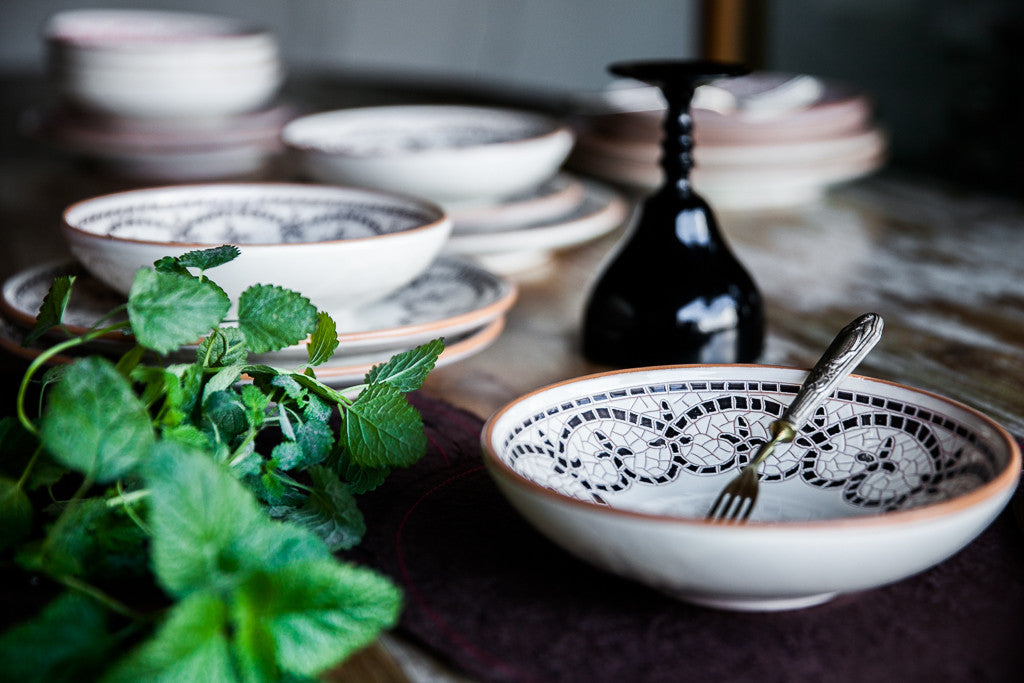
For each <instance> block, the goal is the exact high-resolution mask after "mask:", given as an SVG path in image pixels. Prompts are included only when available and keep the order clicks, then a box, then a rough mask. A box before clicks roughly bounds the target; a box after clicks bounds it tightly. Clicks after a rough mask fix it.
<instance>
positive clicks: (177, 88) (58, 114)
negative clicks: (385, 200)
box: [26, 9, 291, 182]
mask: <svg viewBox="0 0 1024 683" xmlns="http://www.w3.org/2000/svg"><path fill="white" fill-rule="evenodd" d="M44 40H45V44H46V52H47V59H48V65H47V66H48V73H49V77H50V81H51V84H52V86H53V91H54V94H55V95H56V98H55V100H56V101H55V103H54V104H53V105H51V106H47V107H43V108H40V109H39V110H36V111H33V112H30V113H29V115H28V117H27V121H26V122H27V126H28V129H29V132H31V133H34V134H36V135H38V136H39V137H41V138H42V139H44V140H46V141H48V142H50V143H52V144H53V145H55V146H57V147H59V148H61V149H64V150H67V151H68V152H71V153H73V154H75V155H78V156H81V157H84V158H87V159H90V160H93V161H96V162H98V163H99V164H100V165H101V166H102V167H103V168H104V169H105V170H108V171H110V172H112V173H113V174H115V175H118V176H122V177H126V178H130V179H133V180H138V181H159V182H189V181H197V180H213V179H223V178H237V177H244V176H250V175H256V174H259V173H260V172H262V171H263V170H264V169H265V167H266V166H267V165H268V163H269V161H270V160H271V159H272V157H273V156H274V155H275V154H276V153H277V152H278V151H279V149H280V144H279V134H280V130H281V127H282V126H283V124H284V123H285V122H286V121H287V120H288V118H290V117H291V112H290V109H289V108H288V107H286V106H283V105H281V104H280V103H278V102H277V101H276V100H277V97H278V93H279V90H280V87H281V85H282V83H283V81H284V68H283V66H282V64H281V60H280V55H279V48H278V44H277V40H276V38H275V37H274V35H273V34H272V33H271V32H270V31H268V30H266V29H263V28H260V27H256V26H252V25H249V24H247V23H245V22H242V21H238V20H235V19H229V18H222V17H217V16H211V15H205V14H193V13H185V12H170V11H148V10H113V9H85V10H70V11H66V12H60V13H57V14H55V15H54V16H53V17H51V18H50V20H49V21H48V22H47V24H46V26H45V28H44Z"/></svg>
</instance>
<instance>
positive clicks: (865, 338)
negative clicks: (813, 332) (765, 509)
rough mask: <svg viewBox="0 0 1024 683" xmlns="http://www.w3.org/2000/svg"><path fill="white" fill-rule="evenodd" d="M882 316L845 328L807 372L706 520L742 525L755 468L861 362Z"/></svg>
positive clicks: (751, 499)
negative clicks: (766, 438) (790, 399)
mask: <svg viewBox="0 0 1024 683" xmlns="http://www.w3.org/2000/svg"><path fill="white" fill-rule="evenodd" d="M882 326H883V322H882V318H881V316H879V315H878V314H877V313H865V314H864V315H862V316H860V317H858V318H857V319H856V320H854V321H853V322H851V323H850V324H849V325H847V326H846V327H844V328H843V329H842V330H840V331H839V334H837V335H836V337H835V339H833V340H832V343H831V344H829V347H828V348H827V349H826V350H825V353H823V354H822V355H821V358H819V359H818V362H817V363H815V364H814V367H813V368H811V371H810V372H809V373H807V377H806V378H805V379H804V383H803V385H801V387H800V390H799V391H797V393H796V396H795V397H793V401H792V402H791V403H790V404H789V407H788V408H786V410H785V411H784V412H783V413H782V416H781V417H779V418H778V419H776V420H773V421H772V422H771V423H770V424H769V425H768V431H769V433H770V434H771V439H770V440H768V441H767V442H766V443H764V444H762V445H761V447H760V448H759V449H758V450H757V453H756V454H755V455H754V458H753V459H752V460H751V461H750V462H749V463H747V464H746V466H745V467H744V468H743V469H742V470H740V473H739V474H738V475H736V476H735V477H734V478H733V479H732V480H731V481H730V482H729V483H728V484H726V485H725V488H723V489H722V491H721V493H719V494H718V497H717V498H716V499H715V503H714V505H712V506H711V510H710V511H709V512H708V514H707V517H706V519H707V520H708V521H711V522H722V523H736V524H742V523H744V522H746V521H747V519H748V518H749V517H750V513H751V511H753V509H754V504H755V503H756V502H757V492H758V479H759V475H758V472H757V469H758V467H760V465H761V463H763V462H764V461H765V460H766V459H767V458H768V456H770V455H771V454H772V453H773V452H774V451H775V447H776V446H778V445H779V444H782V443H789V442H790V441H792V440H793V439H794V438H795V437H796V434H797V430H799V429H800V428H801V427H802V426H803V424H804V423H805V422H807V420H808V419H809V418H810V417H811V415H813V414H814V412H815V411H816V410H817V409H818V407H819V406H820V405H821V404H822V403H824V402H825V399H827V398H828V397H829V396H830V395H831V394H832V391H833V390H834V389H835V388H836V386H837V385H838V384H839V383H840V382H841V381H842V380H843V379H845V378H846V377H847V376H848V375H849V374H850V373H851V372H853V369H854V368H855V367H857V365H859V364H860V362H861V361H862V360H864V357H865V356H866V355H868V352H869V351H871V349H872V348H873V347H874V346H875V344H877V343H878V340H879V339H881V337H882Z"/></svg>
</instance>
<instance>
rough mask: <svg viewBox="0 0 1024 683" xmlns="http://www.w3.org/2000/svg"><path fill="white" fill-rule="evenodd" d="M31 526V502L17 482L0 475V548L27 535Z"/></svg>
mask: <svg viewBox="0 0 1024 683" xmlns="http://www.w3.org/2000/svg"><path fill="white" fill-rule="evenodd" d="M31 528H32V503H31V501H29V499H28V495H27V494H26V493H25V491H24V490H23V489H22V488H21V486H19V485H18V482H16V481H14V480H13V479H8V478H7V477H0V550H6V549H7V548H10V547H11V546H13V545H14V544H15V543H18V542H19V541H21V540H22V539H23V538H25V537H26V536H28V532H29V530H30V529H31Z"/></svg>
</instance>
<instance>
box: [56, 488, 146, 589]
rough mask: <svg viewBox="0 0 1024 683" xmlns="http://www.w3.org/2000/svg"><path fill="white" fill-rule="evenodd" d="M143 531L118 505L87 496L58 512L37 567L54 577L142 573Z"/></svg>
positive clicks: (109, 578)
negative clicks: (57, 519) (40, 563)
mask: <svg viewBox="0 0 1024 683" xmlns="http://www.w3.org/2000/svg"><path fill="white" fill-rule="evenodd" d="M146 542H147V538H146V535H145V533H144V532H143V531H142V530H141V529H139V527H138V526H137V525H136V524H135V523H134V522H133V521H132V520H131V519H130V518H129V517H128V516H127V515H125V514H124V512H123V510H122V509H121V508H119V507H110V506H108V505H107V503H106V501H105V500H103V499H102V498H87V499H85V500H81V501H78V502H77V503H74V504H73V505H71V506H70V507H69V508H68V509H67V510H65V511H64V513H63V514H62V515H61V518H60V521H59V522H58V523H57V524H55V525H54V526H53V527H52V528H51V530H50V532H49V536H48V538H47V542H46V552H45V554H44V555H43V556H42V557H41V558H40V560H41V562H42V565H41V566H40V569H42V570H43V571H46V572H47V573H49V574H51V575H54V576H61V575H70V576H77V577H80V578H85V579H88V578H90V577H99V578H102V579H104V580H108V581H109V580H112V579H118V578H125V577H140V576H143V575H145V574H146V572H147V568H148V557H147V553H146Z"/></svg>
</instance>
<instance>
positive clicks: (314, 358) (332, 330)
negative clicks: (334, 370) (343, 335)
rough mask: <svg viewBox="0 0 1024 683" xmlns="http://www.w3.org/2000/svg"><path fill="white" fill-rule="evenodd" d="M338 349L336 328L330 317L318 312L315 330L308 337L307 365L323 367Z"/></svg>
mask: <svg viewBox="0 0 1024 683" xmlns="http://www.w3.org/2000/svg"><path fill="white" fill-rule="evenodd" d="M337 348H338V328H337V325H336V324H335V322H334V319H333V318H331V316H329V315H327V314H326V313H324V312H322V311H321V312H320V313H318V314H317V316H316V329H314V330H313V334H311V335H310V337H309V345H308V346H307V347H306V354H307V357H308V358H309V361H308V362H309V365H311V366H317V365H323V364H324V363H326V362H327V361H329V360H330V359H331V356H333V355H334V351H335V349H337Z"/></svg>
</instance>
